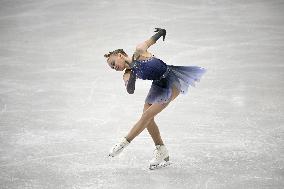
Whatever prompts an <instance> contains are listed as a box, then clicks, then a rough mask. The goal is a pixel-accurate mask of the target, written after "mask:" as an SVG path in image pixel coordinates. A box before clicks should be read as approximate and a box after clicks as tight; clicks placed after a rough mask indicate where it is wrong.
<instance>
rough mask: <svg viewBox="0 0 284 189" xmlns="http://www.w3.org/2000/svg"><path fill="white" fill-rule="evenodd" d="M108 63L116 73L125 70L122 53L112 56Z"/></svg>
mask: <svg viewBox="0 0 284 189" xmlns="http://www.w3.org/2000/svg"><path fill="white" fill-rule="evenodd" d="M107 63H108V65H109V67H110V68H111V69H115V70H116V71H123V70H124V69H125V59H124V56H123V55H122V54H121V53H118V54H117V55H111V56H110V57H109V59H108V60H107Z"/></svg>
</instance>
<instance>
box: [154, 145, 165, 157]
mask: <svg viewBox="0 0 284 189" xmlns="http://www.w3.org/2000/svg"><path fill="white" fill-rule="evenodd" d="M162 155H163V153H162V149H161V146H157V147H156V149H154V156H155V158H156V159H159V158H161V157H162Z"/></svg>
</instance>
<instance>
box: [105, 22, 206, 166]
mask: <svg viewBox="0 0 284 189" xmlns="http://www.w3.org/2000/svg"><path fill="white" fill-rule="evenodd" d="M155 29H156V30H155V31H154V32H156V33H155V34H154V35H153V36H152V37H150V38H149V39H148V40H146V41H144V42H142V43H140V44H138V45H137V46H136V51H135V52H134V54H133V56H132V58H130V57H129V56H128V55H127V54H126V53H125V52H124V51H123V49H117V50H114V51H112V52H109V53H108V54H105V55H104V57H106V58H107V63H108V65H109V66H110V67H111V68H112V69H115V70H116V71H124V70H125V71H124V75H123V80H124V82H125V87H126V90H127V92H128V93H129V94H133V93H134V90H135V82H136V79H137V78H139V79H142V80H152V85H151V88H150V90H149V92H148V95H147V97H146V99H145V104H144V108H143V113H142V115H141V117H140V119H139V120H138V121H137V122H136V124H135V125H134V126H133V127H132V129H131V130H130V131H129V133H128V134H127V135H126V136H125V137H123V138H122V139H121V141H120V142H118V143H117V144H115V145H114V146H113V148H112V149H111V150H110V153H109V156H111V157H114V156H116V155H118V154H119V153H121V152H122V150H123V149H124V148H125V147H126V146H128V145H129V144H130V142H131V141H132V140H133V139H134V138H135V137H136V136H137V135H139V134H140V133H141V132H142V131H143V130H144V129H145V128H147V130H148V132H149V134H150V135H151V137H152V139H153V141H154V143H155V150H154V157H153V159H152V160H150V169H155V168H158V167H161V166H162V167H164V166H166V165H168V164H169V154H168V150H167V148H166V146H165V144H164V142H163V140H162V138H161V135H160V132H159V128H158V126H157V124H156V123H155V121H154V118H155V116H156V115H157V114H158V113H160V112H161V111H162V110H163V109H165V108H166V107H167V106H168V105H169V103H170V102H172V101H173V100H174V99H175V98H176V97H177V96H178V95H179V94H180V93H181V94H186V93H187V91H188V88H189V86H190V85H191V86H193V87H195V82H196V81H198V82H199V81H200V78H201V77H202V75H203V74H204V73H205V72H206V69H204V68H201V67H198V66H175V65H167V64H166V63H164V62H163V61H162V60H161V59H159V58H157V57H155V56H154V55H152V54H151V53H150V52H149V51H147V49H148V48H149V47H150V46H151V45H153V44H155V43H156V41H157V40H158V39H159V38H160V37H161V36H163V41H164V40H165V36H166V30H165V29H161V28H155Z"/></svg>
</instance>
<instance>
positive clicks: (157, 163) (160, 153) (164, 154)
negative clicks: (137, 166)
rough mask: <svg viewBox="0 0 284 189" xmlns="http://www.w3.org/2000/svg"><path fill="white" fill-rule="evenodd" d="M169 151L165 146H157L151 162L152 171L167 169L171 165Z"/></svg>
mask: <svg viewBox="0 0 284 189" xmlns="http://www.w3.org/2000/svg"><path fill="white" fill-rule="evenodd" d="M169 160H170V158H169V154H168V150H167V148H166V146H165V145H156V149H155V150H154V158H153V159H152V160H151V161H150V167H149V169H150V170H154V169H158V168H161V167H166V166H168V165H170V164H171V163H170V161H169Z"/></svg>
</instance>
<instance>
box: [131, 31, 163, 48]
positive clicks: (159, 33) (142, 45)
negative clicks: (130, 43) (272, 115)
mask: <svg viewBox="0 0 284 189" xmlns="http://www.w3.org/2000/svg"><path fill="white" fill-rule="evenodd" d="M155 29H156V30H155V32H157V33H156V34H155V35H153V36H152V37H150V38H149V39H148V40H146V41H144V42H142V43H140V44H138V45H137V46H136V51H138V52H145V51H147V49H148V48H149V47H150V46H151V45H153V44H155V43H156V41H157V40H158V39H159V38H160V37H161V36H163V41H164V40H165V37H166V34H167V31H166V30H165V29H162V28H155Z"/></svg>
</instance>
